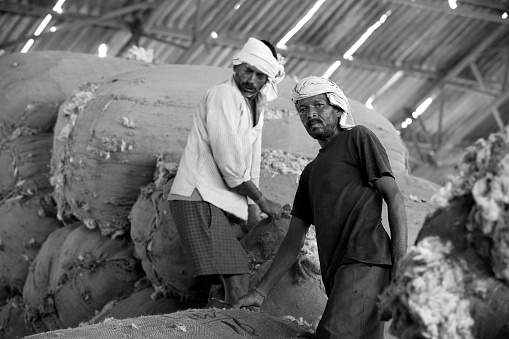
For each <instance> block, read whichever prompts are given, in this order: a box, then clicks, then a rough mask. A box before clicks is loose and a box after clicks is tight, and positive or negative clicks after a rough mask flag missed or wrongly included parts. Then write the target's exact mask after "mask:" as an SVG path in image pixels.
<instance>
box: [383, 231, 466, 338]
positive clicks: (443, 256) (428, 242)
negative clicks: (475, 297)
mask: <svg viewBox="0 0 509 339" xmlns="http://www.w3.org/2000/svg"><path fill="white" fill-rule="evenodd" d="M451 250H452V245H451V243H450V242H447V243H445V244H444V243H443V242H442V241H441V240H440V238H439V237H436V236H433V237H427V238H424V239H423V240H421V241H420V242H419V243H418V244H417V245H416V246H412V247H410V248H409V251H408V254H407V255H406V256H405V258H404V259H403V260H402V261H401V264H400V274H399V275H398V277H397V280H396V282H394V283H393V284H391V286H390V287H389V288H388V289H387V290H386V291H385V292H384V294H383V295H382V297H381V308H382V309H383V308H389V309H390V310H391V311H392V312H393V313H394V312H396V314H399V313H402V314H407V315H408V316H407V317H403V318H402V319H406V320H405V323H400V322H399V321H398V322H396V323H393V326H396V328H395V330H396V331H397V332H400V333H397V335H401V336H402V337H407V336H408V334H409V333H413V334H416V333H418V334H419V335H420V336H422V337H424V338H430V339H441V338H448V339H473V338H474V337H473V335H472V332H471V329H472V327H473V325H474V320H473V318H472V316H471V314H470V301H469V299H468V296H467V292H466V286H465V274H464V270H463V267H462V263H461V262H458V261H455V260H454V259H453V258H452V257H451V256H450V255H449V253H450V252H451ZM398 327H399V328H398Z"/></svg>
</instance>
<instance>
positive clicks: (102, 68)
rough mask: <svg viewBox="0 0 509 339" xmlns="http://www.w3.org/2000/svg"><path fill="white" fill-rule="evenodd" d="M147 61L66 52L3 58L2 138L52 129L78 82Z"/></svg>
mask: <svg viewBox="0 0 509 339" xmlns="http://www.w3.org/2000/svg"><path fill="white" fill-rule="evenodd" d="M147 66H148V65H147V64H146V63H144V62H139V61H134V60H124V59H119V58H97V57H96V56H95V55H92V54H83V53H72V52H63V51H35V52H30V53H9V54H5V55H3V56H2V57H0V107H1V108H2V109H1V110H0V140H2V139H4V138H8V137H10V136H12V135H13V133H14V134H16V133H25V132H29V131H35V132H37V133H40V132H43V133H46V132H52V131H53V126H54V124H55V121H56V118H57V112H58V107H59V106H60V104H61V103H62V102H63V101H64V100H65V99H66V98H67V97H68V96H69V95H70V94H71V93H72V92H73V90H74V89H76V88H77V87H78V86H79V85H81V84H82V83H84V82H88V81H100V80H102V79H103V78H104V77H107V76H110V75H114V74H117V73H122V72H126V71H129V70H133V69H137V68H145V67H147Z"/></svg>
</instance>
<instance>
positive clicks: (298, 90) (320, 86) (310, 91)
mask: <svg viewBox="0 0 509 339" xmlns="http://www.w3.org/2000/svg"><path fill="white" fill-rule="evenodd" d="M320 94H325V95H326V96H327V99H329V101H330V103H331V105H332V106H335V107H339V108H341V109H342V110H343V111H344V112H345V113H344V114H343V115H342V116H341V119H340V120H339V125H340V126H341V127H342V128H346V129H350V128H352V127H353V126H355V125H354V121H353V117H352V114H351V112H350V105H349V104H348V99H347V97H346V95H345V93H343V91H342V90H341V88H339V86H338V85H336V84H335V83H334V82H333V81H332V80H329V79H327V78H322V77H317V76H310V77H307V78H304V79H302V80H300V81H299V82H298V83H297V85H295V87H294V88H293V90H292V95H293V98H292V101H293V103H294V104H296V103H297V101H299V100H301V99H305V98H309V97H312V96H315V95H320ZM348 118H349V119H350V121H351V124H347V123H346V120H347V119H348Z"/></svg>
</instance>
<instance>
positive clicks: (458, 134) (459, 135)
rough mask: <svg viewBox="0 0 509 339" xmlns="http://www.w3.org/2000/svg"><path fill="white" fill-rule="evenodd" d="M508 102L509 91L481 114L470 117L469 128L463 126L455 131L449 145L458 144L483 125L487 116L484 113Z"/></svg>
mask: <svg viewBox="0 0 509 339" xmlns="http://www.w3.org/2000/svg"><path fill="white" fill-rule="evenodd" d="M506 100H509V91H506V92H504V93H502V94H501V95H500V96H499V97H498V98H496V99H495V100H493V101H492V102H491V103H490V104H488V105H487V106H486V107H485V108H484V109H483V110H481V113H478V114H473V115H472V116H471V117H469V124H468V126H463V127H462V128H458V129H457V130H455V131H454V133H453V134H451V136H450V137H449V143H451V144H456V143H457V142H458V141H459V140H462V139H463V138H464V137H465V136H467V135H468V133H470V132H471V131H472V130H473V129H474V128H476V126H478V125H479V124H481V123H482V122H483V120H484V119H486V117H487V114H482V112H492V111H493V109H497V108H498V106H500V105H501V104H503V103H504V102H505V101H506Z"/></svg>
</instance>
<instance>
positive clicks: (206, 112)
mask: <svg viewBox="0 0 509 339" xmlns="http://www.w3.org/2000/svg"><path fill="white" fill-rule="evenodd" d="M233 65H234V66H233V70H234V74H233V76H232V77H231V78H230V79H229V80H227V81H225V82H223V83H220V84H217V85H215V86H213V87H211V88H210V89H209V90H208V91H207V93H206V95H205V97H204V98H203V99H202V100H201V102H200V104H199V105H198V108H197V110H196V112H195V114H194V119H193V126H192V128H191V132H190V134H189V136H188V139H187V144H186V147H185V149H184V152H183V154H182V158H181V160H180V165H179V169H178V172H177V176H176V177H175V181H174V183H173V186H172V189H171V193H170V195H169V197H168V199H169V200H170V209H171V213H172V216H173V220H174V221H175V224H176V226H177V230H178V232H179V236H180V238H181V241H182V245H183V249H184V252H185V254H186V257H187V259H188V263H189V266H190V268H191V269H192V270H193V274H194V276H195V277H196V278H197V279H200V280H203V281H205V282H207V283H212V284H221V285H222V286H223V287H224V296H222V295H221V297H220V298H214V299H213V300H211V301H210V302H209V304H208V306H209V307H212V306H217V307H226V306H228V305H229V304H231V303H233V302H234V301H235V300H236V299H237V298H239V297H240V296H242V295H244V294H245V293H246V292H247V288H248V284H249V270H248V258H247V254H246V253H245V251H244V249H243V248H242V246H241V245H240V243H239V241H238V239H237V237H236V236H235V234H234V232H233V229H232V226H231V223H230V220H239V219H240V220H243V221H247V224H248V225H249V226H253V225H254V224H256V223H257V221H259V217H258V211H257V208H256V205H258V207H259V208H260V210H261V211H262V212H264V213H265V214H267V215H268V217H269V218H274V219H277V218H279V217H280V215H281V205H280V204H278V203H277V202H274V201H271V200H269V199H267V198H265V197H264V196H263V194H262V193H261V192H260V190H259V189H258V185H259V176H260V160H261V143H262V142H261V137H262V126H263V112H264V108H265V106H266V104H267V102H268V101H271V100H273V99H275V98H276V97H277V89H276V85H277V83H279V82H280V81H281V80H282V79H283V77H284V68H283V66H282V65H281V64H280V63H279V62H278V59H277V54H276V51H275V48H274V47H273V46H272V45H271V44H270V43H269V42H267V41H264V40H262V41H260V40H257V39H255V38H249V40H248V41H247V42H246V44H245V45H244V47H243V48H242V50H240V51H239V52H238V53H237V54H235V56H234V57H233Z"/></svg>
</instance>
